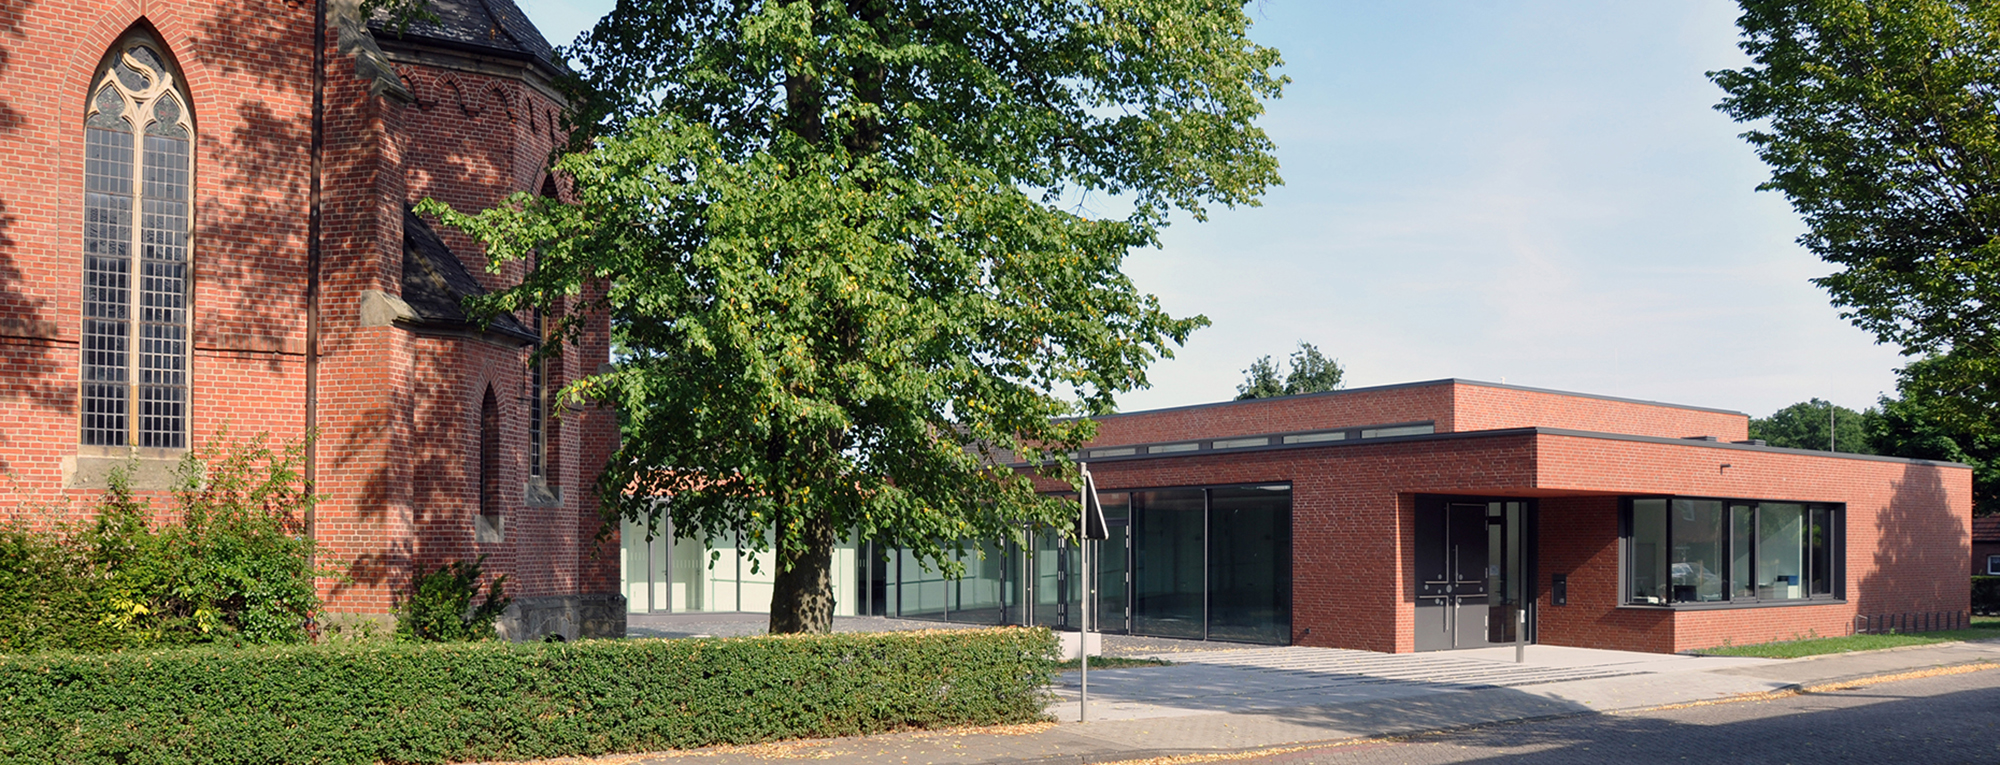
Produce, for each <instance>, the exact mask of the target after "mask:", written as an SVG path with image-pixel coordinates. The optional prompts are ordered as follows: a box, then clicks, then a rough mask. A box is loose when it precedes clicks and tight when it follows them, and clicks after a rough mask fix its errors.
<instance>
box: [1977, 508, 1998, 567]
mask: <svg viewBox="0 0 2000 765" xmlns="http://www.w3.org/2000/svg"><path fill="white" fill-rule="evenodd" d="M1972 573H1974V574H1986V575H1989V576H2000V515H1988V516H1985V517H1983V518H1974V519H1972Z"/></svg>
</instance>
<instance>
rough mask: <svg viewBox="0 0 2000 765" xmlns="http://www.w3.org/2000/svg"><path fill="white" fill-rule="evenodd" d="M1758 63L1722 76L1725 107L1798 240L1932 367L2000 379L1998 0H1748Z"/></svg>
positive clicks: (1883, 330)
mask: <svg viewBox="0 0 2000 765" xmlns="http://www.w3.org/2000/svg"><path fill="white" fill-rule="evenodd" d="M1742 5H1743V15H1742V17H1741V18H1740V19H1739V20H1738V25H1739V26H1740V27H1741V28H1742V30H1743V38H1744V39H1743V42H1742V43H1741V47H1742V48H1743V50H1744V51H1745V52H1747V53H1749V54H1750V56H1751V57H1752V59H1753V60H1754V64H1753V65H1752V66H1748V67H1744V68H1742V69H1737V70H1728V71H1721V72H1710V73H1709V76H1710V78H1712V79H1713V80H1714V81H1715V82H1716V84H1718V85H1720V86H1721V87H1722V88H1723V90H1724V91H1726V92H1727V93H1728V95H1727V97H1726V98H1724V99H1723V101H1722V103H1721V104H1720V105H1719V106H1718V108H1719V109H1721V110H1722V111H1724V112H1726V113H1728V114H1729V115H1730V116H1732V117H1734V118H1736V119H1737V120H1739V121H1742V122H1746V123H1752V124H1754V125H1756V126H1757V127H1755V128H1753V129H1752V130H1750V131H1749V132H1746V133H1744V137H1745V138H1747V139H1748V140H1749V141H1750V142H1751V144H1752V145H1754V146H1755V147H1756V150H1757V154H1758V156H1759V157H1761V158H1762V159H1763V160H1764V161H1765V162H1766V163H1767V164H1769V165H1770V166H1771V179H1770V180H1769V181H1767V182H1765V183H1764V184H1763V185H1762V186H1760V187H1759V188H1763V189H1772V190H1777V191H1779V192H1782V193H1784V195H1785V196H1786V198H1788V199H1789V200H1790V201H1791V203H1792V206H1793V208H1794V209H1796V210H1797V211H1798V212H1799V215H1800V216H1801V217H1802V218H1804V220H1805V222H1806V226H1807V232H1806V233H1805V235H1804V236H1802V237H1800V239H1799V242H1800V244H1802V245H1804V246H1805V247H1807V248H1808V249H1810V250H1811V251H1812V252H1813V253H1814V254H1816V255H1818V256H1820V257H1821V258H1822V259H1824V260H1826V261H1827V262H1828V263H1832V264H1834V265H1835V266H1837V267H1838V270H1837V271H1835V272H1834V273H1832V274H1830V275H1828V276H1825V277H1822V278H1820V279H1816V280H1814V281H1815V283H1817V284H1818V285H1820V286H1821V287H1824V288H1826V290H1827V291H1828V292H1829V293H1830V294H1831V295H1832V297H1833V302H1834V304H1835V305H1837V306H1840V307H1841V308H1842V316H1844V317H1846V318H1848V319H1849V320H1851V321H1853V322H1854V323H1855V324H1856V325H1857V326H1860V327H1862V328H1864V329H1867V330H1869V331H1871V332H1873V333H1875V336H1876V337H1877V338H1879V339H1880V340H1881V341H1882V342H1885V343H1893V344H1895V345H1897V346H1900V347H1901V348H1902V350H1903V352H1904V353H1905V354H1909V355H1938V356H1945V355H1949V356H1950V357H1952V358H1954V359H1955V361H1954V362H1953V363H1951V364H1949V365H1946V366H1943V367H1934V368H1931V369H1928V370H1926V371H1925V373H1924V375H1925V376H1926V377H1927V378H1931V379H1935V378H1937V376H1938V375H1941V374H1944V373H1947V372H1949V373H1952V374H1957V375H1960V376H1961V379H1960V381H1958V382H1956V383H1952V384H1948V385H1945V386H1943V387H1941V388H1939V390H1955V389H1971V388H1974V387H1979V386H1988V387H1990V386H1991V385H1993V384H1994V383H1995V382H2000V375H1996V374H1995V372H1996V371H2000V364H1996V363H1995V360H1996V359H2000V344H1996V340H1997V339H2000V335H1996V332H1995V328H1996V327H2000V244H1996V242H1995V238H1994V237H1995V234H1996V233H2000V112H1996V109H1995V107H1996V100H2000V4H1995V3H1990V2H1984V1H1981V2H1961V1H1959V0H1743V3H1742Z"/></svg>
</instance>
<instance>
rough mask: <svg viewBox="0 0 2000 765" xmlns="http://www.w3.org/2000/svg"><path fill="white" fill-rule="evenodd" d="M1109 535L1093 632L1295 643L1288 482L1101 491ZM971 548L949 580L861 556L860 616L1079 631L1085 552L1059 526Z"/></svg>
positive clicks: (1097, 560) (908, 561)
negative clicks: (961, 574) (1024, 539)
mask: <svg viewBox="0 0 2000 765" xmlns="http://www.w3.org/2000/svg"><path fill="white" fill-rule="evenodd" d="M1099 500H1100V501H1101V502H1102V503H1103V506H1104V514H1105V522H1106V525H1107V526H1108V527H1109V529H1108V530H1109V532H1110V538H1109V539H1106V540H1105V541H1103V542H1101V543H1099V544H1100V547H1099V548H1098V552H1096V553H1094V554H1093V555H1092V558H1093V562H1094V564H1095V565H1096V567H1097V572H1096V576H1095V583H1096V584H1097V587H1098V592H1097V595H1096V597H1095V598H1094V600H1095V601H1096V605H1097V614H1096V615H1095V616H1094V617H1093V618H1092V620H1091V624H1090V626H1091V629H1093V630H1101V631H1104V632H1114V633H1117V632H1123V633H1129V634H1134V635H1150V636H1155V637H1173V638H1186V639H1193V640H1230V641H1239V642H1246V643H1270V644H1279V645H1282V644H1285V643H1289V642H1291V626H1292V592H1291V590H1292V567H1291V548H1292V490H1291V486H1290V485H1289V484H1260V485H1251V486H1216V487H1202V488H1177V489H1148V490H1142V491H1127V492H1102V493H1100V494H1099ZM1024 536H1025V537H1027V539H1028V543H1027V544H1025V545H1024V544H1021V543H1020V542H1017V541H1008V542H1005V543H990V542H989V543H983V544H979V545H970V544H969V545H967V548H966V554H965V556H964V557H963V558H961V559H960V562H961V563H963V564H964V566H965V576H964V577H962V578H960V579H957V580H950V579H946V578H944V577H943V576H942V575H941V574H939V573H938V572H936V571H933V570H930V569H929V568H927V567H925V566H923V565H921V564H920V562H919V561H918V560H917V559H916V558H915V557H914V556H912V555H910V554H908V553H902V552H896V553H892V554H889V555H878V554H875V551H874V550H872V549H867V550H864V551H863V555H862V556H860V557H861V560H863V561H866V562H867V563H864V564H863V567H862V570H861V571H860V572H859V576H858V578H859V579H860V581H861V584H862V588H861V590H862V591H861V593H860V594H861V596H862V598H863V600H862V603H861V612H862V613H865V614H873V615H877V616H895V617H901V618H905V619H935V620H939V621H950V622H964V623H974V624H1020V625H1041V626H1046V627H1051V628H1055V629H1078V628H1079V627H1081V625H1082V621H1083V619H1082V616H1083V613H1082V609H1083V597H1082V595H1083V591H1082V587H1083V576H1082V575H1081V574H1082V556H1081V554H1080V551H1079V550H1078V549H1077V547H1076V545H1075V543H1074V542H1072V541H1071V540H1069V539H1068V538H1067V537H1066V536H1065V535H1064V534H1062V533H1060V532H1057V531H1055V530H1052V529H1042V530H1038V531H1034V532H1031V533H1027V534H1024Z"/></svg>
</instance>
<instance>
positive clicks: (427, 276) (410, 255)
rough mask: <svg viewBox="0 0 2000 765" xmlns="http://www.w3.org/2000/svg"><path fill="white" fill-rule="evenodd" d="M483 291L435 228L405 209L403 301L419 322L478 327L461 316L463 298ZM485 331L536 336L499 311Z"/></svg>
mask: <svg viewBox="0 0 2000 765" xmlns="http://www.w3.org/2000/svg"><path fill="white" fill-rule="evenodd" d="M484 294H486V288H485V287H481V286H479V280H477V279H474V278H472V272H471V271H467V270H465V264H464V263H460V262H459V261H458V256H457V255H453V254H451V248H449V247H446V246H445V245H444V240H443V239H440V238H438V235H437V231H435V230H433V229H432V228H431V226H430V224H428V223H425V222H424V219H423V218H420V217H417V214H416V212H414V211H411V210H404V211H403V302H405V303H408V304H409V305H410V310H412V311H415V312H416V314H417V321H416V324H417V326H420V327H436V328H440V329H461V330H466V329H469V330H473V331H479V330H480V329H481V327H480V326H479V323H478V322H476V321H474V320H472V319H471V318H470V317H467V316H466V315H465V307H464V306H465V299H466V298H467V297H471V296H474V295H484ZM484 331H486V332H491V333H494V334H499V335H504V336H506V337H511V338H514V339H516V340H520V341H522V342H524V343H533V342H536V341H538V340H540V338H538V337H536V336H535V333H534V332H533V331H532V330H530V329H528V328H527V327H525V326H523V325H522V324H521V322H520V320H518V319H515V318H514V316H513V315H512V314H505V313H503V314H500V315H499V316H497V317H495V318H494V319H493V322H492V323H490V324H488V325H486V327H485V328H484Z"/></svg>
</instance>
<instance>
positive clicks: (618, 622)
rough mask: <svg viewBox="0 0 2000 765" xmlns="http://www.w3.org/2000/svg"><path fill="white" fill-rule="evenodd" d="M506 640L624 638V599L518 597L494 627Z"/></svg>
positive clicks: (616, 596)
mask: <svg viewBox="0 0 2000 765" xmlns="http://www.w3.org/2000/svg"><path fill="white" fill-rule="evenodd" d="M494 626H495V627H496V628H498V629H499V631H500V637H501V638H502V639H505V640H517V641H524V640H543V639H546V638H547V637H548V636H550V635H561V636H562V639H564V640H577V639H580V638H622V637H625V596H624V595H620V594H618V593H594V594H588V595H538V596H534V597H526V598H515V599H514V602H513V603H510V604H508V606H507V612H506V613H504V614H501V615H500V620H499V622H497V623H496V624H495V625H494Z"/></svg>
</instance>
